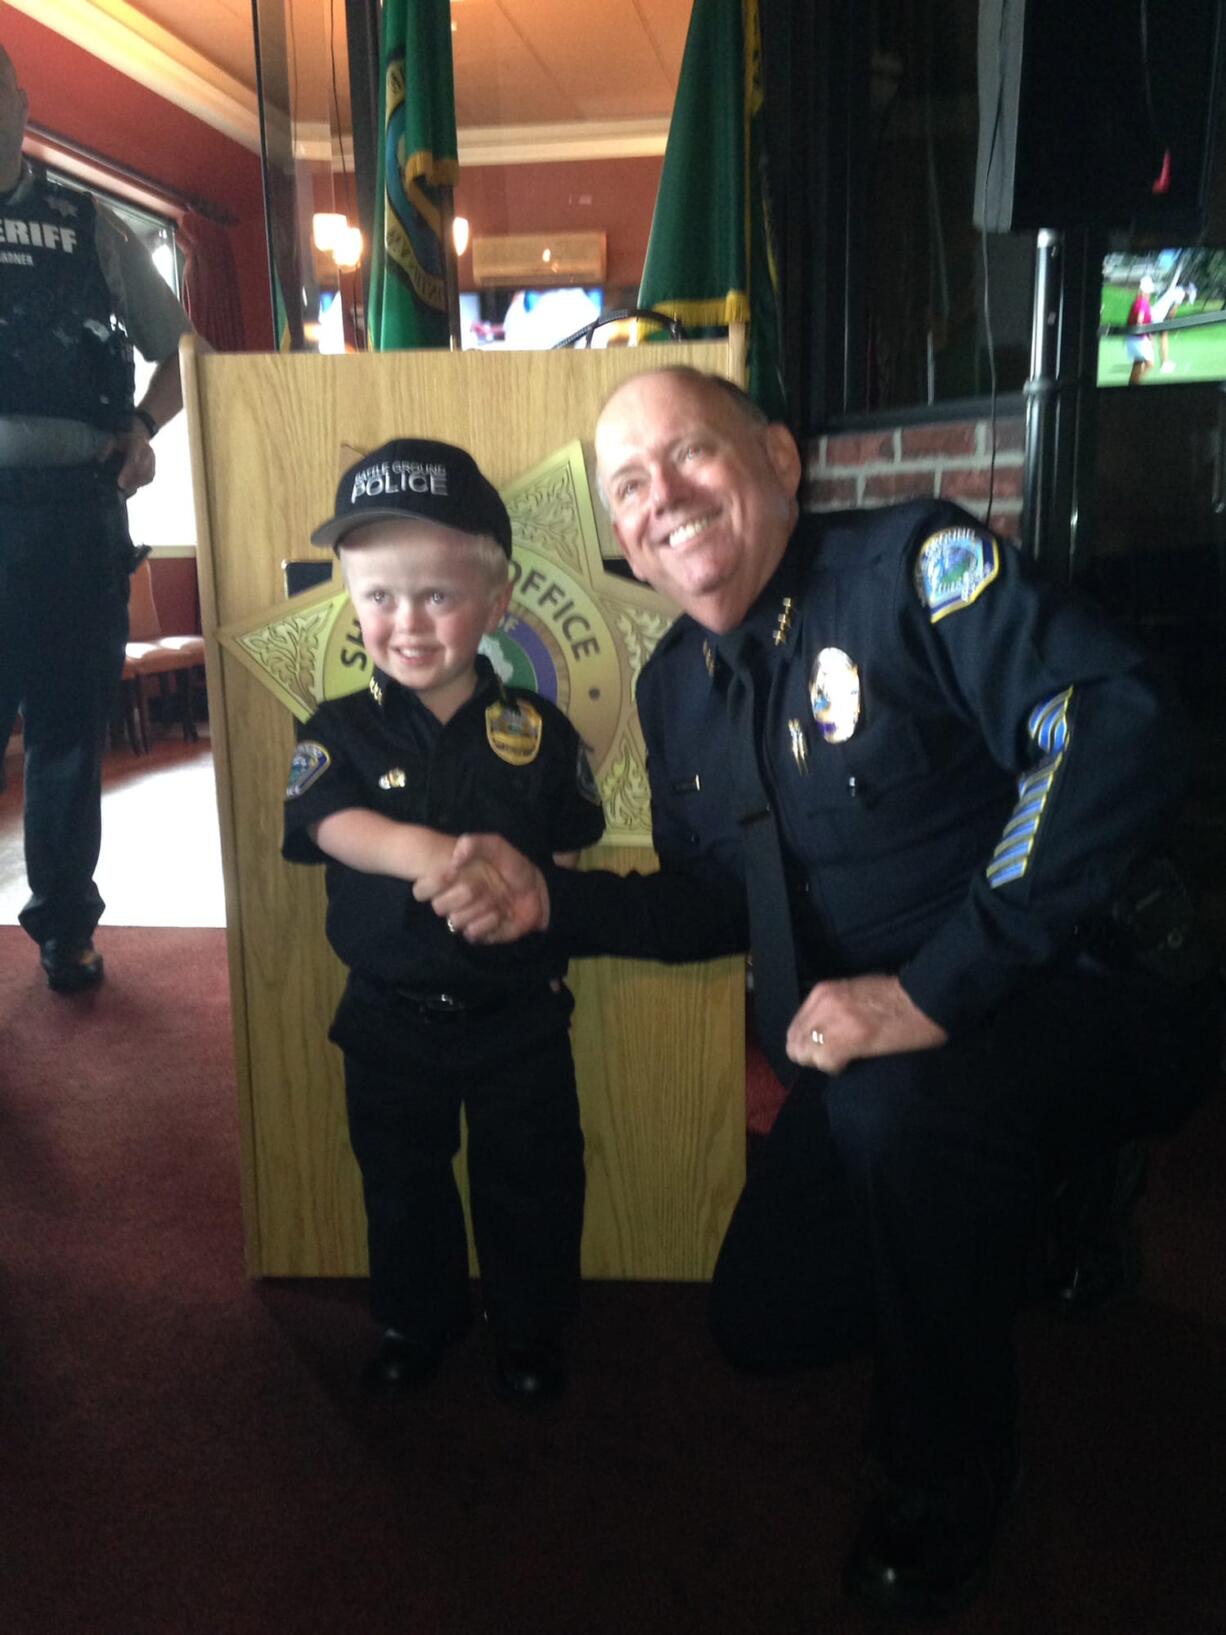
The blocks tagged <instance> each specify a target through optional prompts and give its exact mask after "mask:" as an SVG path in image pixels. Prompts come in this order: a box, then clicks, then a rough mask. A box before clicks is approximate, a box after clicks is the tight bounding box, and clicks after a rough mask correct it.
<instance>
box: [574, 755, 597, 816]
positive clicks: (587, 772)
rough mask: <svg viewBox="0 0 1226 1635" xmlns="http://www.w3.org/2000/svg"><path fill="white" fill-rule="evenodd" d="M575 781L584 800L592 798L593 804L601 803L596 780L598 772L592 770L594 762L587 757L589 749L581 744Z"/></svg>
mask: <svg viewBox="0 0 1226 1635" xmlns="http://www.w3.org/2000/svg"><path fill="white" fill-rule="evenodd" d="M575 782H576V783H577V784H578V786H579V793H580V794H581V795H582V796H583V798H584V800H590V801H591V803H592V805H593V806H599V805H600V787H599V785H598V784H597V782H596V774H595V773H594V772H593V771H592V763H591V762H590V761H589V760H588V758H587V750H586V749H584V747H583V745H582V744H580V745H579V760H578V764H577V765H576V767H575Z"/></svg>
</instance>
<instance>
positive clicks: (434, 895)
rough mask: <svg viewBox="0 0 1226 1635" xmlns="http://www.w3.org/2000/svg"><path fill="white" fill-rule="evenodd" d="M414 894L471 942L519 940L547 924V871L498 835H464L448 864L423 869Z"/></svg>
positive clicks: (458, 933)
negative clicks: (439, 869)
mask: <svg viewBox="0 0 1226 1635" xmlns="http://www.w3.org/2000/svg"><path fill="white" fill-rule="evenodd" d="M413 895H414V896H415V897H416V898H417V900H418V902H422V903H426V902H428V903H430V905H431V906H432V907H433V909H434V912H435V913H436V914H438V915H440V916H442V917H443V918H444V919H446V921H447V924H448V926H449V927H450V928H451V930H452V931H454V932H456V934H457V935H462V936H463V937H464V938H465V939H466V940H467V941H468V942H481V943H500V942H515V941H516V940H517V939H518V938H520V937H523V936H526V935H527V933H528V932H530V931H544V930H545V929H546V927H547V926H548V924H549V890H548V887H547V886H546V884H545V877H544V876H543V875H542V873H541V871H540V870H539V869H538V868H537V867H536V865H535V864H534V863H530V862H529V861H528V859H527V858H526V857H525V856H524V855H523V853H522V852H517V851H516V850H515V847H514V846H512V845H511V844H510V842H509V841H506V840H503V839H502V837H501V836H500V835H462V836H461V837H460V839H459V840H458V841H457V842H456V846H455V850H454V852H453V853H452V855H451V861H450V863H449V864H448V866H447V867H446V868H445V869H444V870H442V872H441V873H435V874H428V875H423V876H422V877H421V878H420V879H419V880H418V882H417V884H416V885H415V886H414V887H413Z"/></svg>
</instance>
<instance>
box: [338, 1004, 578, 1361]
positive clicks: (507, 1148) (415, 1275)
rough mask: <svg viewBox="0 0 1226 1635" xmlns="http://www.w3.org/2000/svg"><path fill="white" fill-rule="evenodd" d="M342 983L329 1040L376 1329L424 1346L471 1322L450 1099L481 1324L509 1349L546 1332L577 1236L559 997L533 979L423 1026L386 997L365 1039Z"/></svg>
mask: <svg viewBox="0 0 1226 1635" xmlns="http://www.w3.org/2000/svg"><path fill="white" fill-rule="evenodd" d="M353 987H354V984H353V983H352V982H351V985H350V992H349V994H347V996H346V999H345V1001H344V1002H342V1006H341V1009H340V1011H339V1012H338V1014H337V1020H336V1022H335V1023H334V1025H333V1030H332V1038H333V1039H334V1040H335V1042H336V1043H338V1044H340V1045H341V1047H342V1049H343V1050H344V1052H345V1088H346V1095H347V1100H348V1106H349V1136H350V1140H351V1142H352V1144H353V1150H354V1153H355V1155H356V1157H357V1160H358V1164H359V1166H360V1167H361V1171H362V1187H363V1193H364V1196H365V1201H366V1219H367V1233H368V1242H369V1247H370V1279H371V1310H372V1312H373V1315H374V1317H375V1319H376V1321H377V1322H379V1323H380V1324H382V1325H384V1326H386V1327H389V1328H395V1329H398V1330H399V1331H400V1332H401V1333H403V1334H407V1335H410V1336H411V1337H413V1338H414V1339H418V1340H422V1341H424V1342H426V1343H427V1344H431V1343H434V1342H435V1341H438V1340H441V1339H442V1338H443V1337H444V1336H445V1335H446V1334H448V1332H454V1331H456V1330H457V1329H460V1328H462V1327H463V1326H464V1325H465V1324H466V1323H467V1321H468V1317H469V1303H468V1248H467V1239H466V1235H465V1230H464V1217H463V1213H462V1210H461V1207H460V1198H459V1193H458V1191H457V1189H456V1183H455V1177H454V1173H453V1170H452V1159H453V1157H454V1156H455V1154H456V1152H457V1151H458V1150H459V1145H460V1107H461V1105H463V1107H464V1111H465V1116H466V1120H467V1126H468V1154H467V1156H468V1181H469V1197H470V1201H471V1206H472V1221H473V1236H474V1239H475V1242H476V1249H477V1259H478V1262H479V1265H480V1268H481V1284H482V1296H483V1300H484V1305H485V1309H486V1312H487V1313H488V1315H489V1319H490V1322H491V1324H492V1325H493V1327H494V1328H495V1330H496V1331H497V1332H498V1333H500V1334H504V1335H507V1336H510V1337H512V1338H515V1339H518V1340H534V1339H543V1338H547V1337H551V1336H554V1335H556V1334H557V1333H558V1332H559V1331H560V1329H561V1328H562V1326H563V1324H564V1323H565V1322H566V1320H567V1318H569V1317H570V1316H571V1315H572V1314H573V1312H574V1310H575V1307H576V1305H577V1303H578V1292H579V1243H580V1238H581V1235H582V1232H583V1199H584V1169H583V1134H582V1131H581V1129H580V1124H579V1104H578V1099H577V1096H576V1092H575V1072H574V1063H573V1060H572V1057H571V1049H570V1032H569V1022H570V1013H571V1010H572V1008H573V1001H572V999H571V996H570V994H569V992H568V991H567V990H566V988H565V987H562V988H561V989H560V991H559V992H554V991H553V990H552V989H551V988H550V987H549V986H548V985H547V984H544V983H542V984H541V985H540V987H539V988H536V989H533V990H529V991H527V992H519V993H516V994H514V995H513V996H508V998H507V1000H506V1002H505V1003H504V1004H503V1005H501V1006H500V1007H498V1009H497V1010H496V1011H495V1012H494V1013H492V1014H482V1015H477V1016H471V1017H470V1016H466V1015H465V1014H463V1013H460V1014H458V1015H455V1016H441V1017H438V1018H435V1019H429V1020H427V1019H423V1018H422V1017H420V1016H414V1015H412V1014H409V1013H407V1012H406V1010H405V1008H404V1007H396V1005H395V1001H394V1000H389V1001H388V1011H386V1012H385V1013H384V1015H383V1016H382V1017H381V1018H380V1023H381V1025H380V1026H379V1027H378V1028H377V1029H375V1030H374V1031H373V1032H366V1036H365V1037H364V1036H363V1034H364V1031H365V1030H364V1027H363V1018H364V1017H365V1019H366V1020H367V1021H369V1020H370V1012H369V1010H368V1008H367V1006H366V1005H365V1004H362V1003H359V1002H358V1001H356V1000H355V999H354V996H353ZM393 1041H394V1043H393ZM388 1047H391V1048H388Z"/></svg>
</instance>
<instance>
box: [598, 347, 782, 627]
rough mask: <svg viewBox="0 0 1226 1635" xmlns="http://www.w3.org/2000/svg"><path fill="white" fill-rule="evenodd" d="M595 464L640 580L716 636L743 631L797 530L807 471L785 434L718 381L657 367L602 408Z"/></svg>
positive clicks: (738, 393) (620, 389)
mask: <svg viewBox="0 0 1226 1635" xmlns="http://www.w3.org/2000/svg"><path fill="white" fill-rule="evenodd" d="M596 466H597V472H598V476H599V481H600V487H601V492H602V494H603V496H604V498H605V503H606V504H607V505H608V508H609V514H610V516H611V517H612V520H613V528H614V532H615V533H616V534H617V537H618V540H619V541H620V543H621V547H622V549H623V551H624V552H625V554H626V559H627V561H628V562H629V563H630V566H631V568H632V569H633V570H634V573H635V574H636V575H637V577H638V578H640V579H643V580H645V581H646V582H647V583H648V584H651V585H654V586H655V588H656V589H657V590H658V591H660V592H662V593H663V594H664V595H665V596H667V597H669V598H671V600H673V601H675V602H676V603H678V605H679V606H680V607H682V608H684V610H685V611H686V612H687V613H689V614H690V615H691V616H692V617H693V618H695V619H697V620H698V622H699V623H700V624H702V625H704V626H705V627H706V628H707V629H708V630H712V631H716V632H720V631H725V630H730V629H731V628H732V627H733V626H734V625H736V624H738V623H739V622H740V621H741V619H743V618H744V616H745V614H746V612H747V611H748V610H749V608H750V607H751V606H752V605H753V602H754V601H755V599H756V598H757V596H758V595H759V594H760V592H761V591H762V589H763V587H764V585H765V584H766V582H767V580H768V579H769V578H770V576H771V574H772V573H773V572H774V570H775V568H776V567H777V566H778V564H779V561H780V559H781V558H782V556H783V553H784V551H785V549H786V548H787V542H788V538H789V536H790V535H791V532H792V529H793V527H794V526H795V523H796V516H797V502H796V493H797V489H798V488H799V486H800V474H801V463H800V453H799V450H798V449H797V447H796V442H795V439H794V438H793V436H792V434H791V432H790V431H789V430H788V428H787V427H786V426H784V425H780V424H778V423H772V422H770V421H768V419H767V417H766V416H765V415H764V414H763V413H762V411H761V410H760V409H759V408H758V407H757V405H756V404H755V403H753V402H752V401H751V400H750V399H749V398H748V397H746V395H745V393H744V392H742V391H741V390H740V388H739V387H737V386H734V385H733V384H732V383H731V382H730V381H727V380H724V379H723V378H722V377H721V376H719V375H707V374H703V373H702V372H701V370H698V369H689V368H684V367H681V368H678V367H670V368H667V369H653V370H649V371H647V372H645V373H643V374H638V375H634V376H632V377H631V378H630V379H629V380H626V381H623V382H622V384H621V385H620V386H619V387H618V388H617V389H616V391H614V392H613V393H612V394H611V395H610V397H609V399H608V401H607V402H606V404H605V406H604V408H603V409H602V410H601V413H600V418H599V420H598V421H597V424H596Z"/></svg>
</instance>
